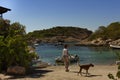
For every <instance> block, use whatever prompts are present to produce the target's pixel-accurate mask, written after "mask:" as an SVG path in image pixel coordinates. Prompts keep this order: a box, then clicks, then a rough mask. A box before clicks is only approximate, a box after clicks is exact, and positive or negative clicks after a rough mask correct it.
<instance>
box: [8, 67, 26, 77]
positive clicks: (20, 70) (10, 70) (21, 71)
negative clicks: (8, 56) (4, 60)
mask: <svg viewBox="0 0 120 80" xmlns="http://www.w3.org/2000/svg"><path fill="white" fill-rule="evenodd" d="M25 72H26V69H25V68H24V67H21V66H11V67H8V69H7V74H15V75H25Z"/></svg>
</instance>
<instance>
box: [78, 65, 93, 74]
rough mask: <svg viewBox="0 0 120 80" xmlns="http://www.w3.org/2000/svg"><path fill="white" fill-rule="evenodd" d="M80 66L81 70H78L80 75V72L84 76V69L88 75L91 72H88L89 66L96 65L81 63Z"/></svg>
mask: <svg viewBox="0 0 120 80" xmlns="http://www.w3.org/2000/svg"><path fill="white" fill-rule="evenodd" d="M79 67H80V70H79V72H78V75H79V74H80V75H81V76H82V69H84V70H86V76H87V74H89V73H88V70H89V68H90V67H94V65H93V64H86V65H79Z"/></svg>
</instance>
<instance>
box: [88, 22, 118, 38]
mask: <svg viewBox="0 0 120 80" xmlns="http://www.w3.org/2000/svg"><path fill="white" fill-rule="evenodd" d="M97 38H102V39H105V40H106V39H113V40H115V39H119V38H120V22H113V23H111V24H110V25H108V26H107V27H105V26H100V27H99V28H98V29H97V30H96V31H95V32H94V33H93V34H92V35H91V36H90V38H89V39H90V40H93V39H97Z"/></svg>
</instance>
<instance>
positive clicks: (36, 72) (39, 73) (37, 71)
mask: <svg viewBox="0 0 120 80" xmlns="http://www.w3.org/2000/svg"><path fill="white" fill-rule="evenodd" d="M48 72H53V71H52V70H45V69H41V68H32V69H30V70H29V71H28V73H27V74H26V75H10V76H11V77H9V78H7V79H8V80H9V79H18V78H40V77H44V76H45V75H44V74H46V73H48Z"/></svg>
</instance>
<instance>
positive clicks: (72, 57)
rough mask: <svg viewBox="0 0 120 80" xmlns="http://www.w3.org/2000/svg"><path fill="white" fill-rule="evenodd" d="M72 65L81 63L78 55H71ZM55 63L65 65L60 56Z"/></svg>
mask: <svg viewBox="0 0 120 80" xmlns="http://www.w3.org/2000/svg"><path fill="white" fill-rule="evenodd" d="M69 58H70V63H76V62H78V61H79V56H78V55H76V54H75V55H70V57H69ZM55 62H56V63H57V64H63V63H64V62H63V59H62V57H60V56H58V57H57V58H55Z"/></svg>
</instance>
